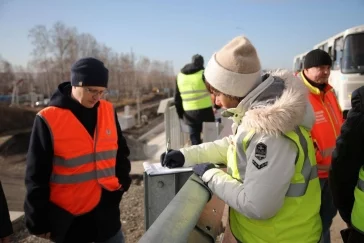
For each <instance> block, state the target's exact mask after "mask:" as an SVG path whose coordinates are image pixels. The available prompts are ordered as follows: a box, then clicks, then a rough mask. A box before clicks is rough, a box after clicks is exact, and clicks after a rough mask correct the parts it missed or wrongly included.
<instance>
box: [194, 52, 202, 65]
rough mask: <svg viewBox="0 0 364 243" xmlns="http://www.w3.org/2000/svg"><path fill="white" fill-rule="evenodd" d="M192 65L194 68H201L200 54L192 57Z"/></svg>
mask: <svg viewBox="0 0 364 243" xmlns="http://www.w3.org/2000/svg"><path fill="white" fill-rule="evenodd" d="M192 63H193V64H195V65H196V66H199V67H200V66H201V67H203V64H204V60H203V56H201V55H200V54H196V55H193V57H192Z"/></svg>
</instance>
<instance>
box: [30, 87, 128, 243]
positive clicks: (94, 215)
mask: <svg viewBox="0 0 364 243" xmlns="http://www.w3.org/2000/svg"><path fill="white" fill-rule="evenodd" d="M98 105H99V103H97V104H96V105H95V107H93V108H85V107H84V106H82V105H81V104H80V103H78V102H77V101H75V100H74V99H72V98H71V85H70V83H69V82H65V83H62V84H60V85H59V87H58V90H57V91H56V92H55V93H54V94H53V96H52V98H51V100H50V103H49V106H56V107H60V108H64V109H69V110H70V111H71V112H72V113H73V115H75V117H77V119H78V120H79V121H80V122H81V123H82V124H83V126H84V127H85V129H86V130H87V131H88V132H89V134H90V135H91V136H92V137H93V135H94V130H95V126H96V121H97V107H98ZM115 118H116V121H117V117H116V113H115ZM116 126H117V131H118V151H117V157H116V169H115V170H116V176H117V177H118V179H119V182H120V184H122V186H123V188H124V189H125V191H127V190H128V188H129V186H130V182H131V179H130V176H129V173H130V161H129V159H128V158H127V157H128V156H129V153H130V152H129V148H128V146H127V144H126V141H125V138H124V137H123V134H122V131H121V128H120V125H119V123H118V122H117V123H116ZM52 161H53V146H52V141H51V135H50V131H49V129H48V127H47V125H46V124H45V122H44V121H43V120H42V119H41V118H40V117H39V116H36V117H35V121H34V125H33V131H32V134H31V138H30V144H29V150H28V154H27V168H26V175H25V184H26V189H27V194H26V199H25V204H24V212H25V222H26V226H27V228H28V230H29V231H30V232H31V233H32V234H36V235H37V234H43V233H47V232H51V238H53V239H55V240H56V242H67V243H69V242H77V243H82V242H91V241H104V240H106V239H108V238H110V237H112V236H113V235H115V234H116V233H117V231H118V230H120V227H121V223H120V210H119V204H120V200H121V198H122V192H121V191H114V192H109V191H107V190H104V189H102V196H101V200H100V202H99V204H98V205H97V206H96V208H95V209H93V210H92V211H91V212H89V213H87V214H84V215H82V216H77V217H76V216H73V215H72V214H70V213H68V212H67V211H65V210H63V209H62V208H60V207H58V206H56V205H55V204H53V203H52V202H50V200H49V195H50V187H49V181H50V176H51V172H52Z"/></svg>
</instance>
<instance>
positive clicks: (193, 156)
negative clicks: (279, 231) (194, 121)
mask: <svg viewBox="0 0 364 243" xmlns="http://www.w3.org/2000/svg"><path fill="white" fill-rule="evenodd" d="M224 113H225V115H226V114H229V116H230V118H231V119H233V121H234V123H233V125H232V129H233V134H234V135H232V136H229V137H225V138H223V139H221V140H217V141H214V142H209V143H203V144H200V145H196V146H191V147H188V148H183V149H181V152H182V153H183V154H184V156H185V160H186V162H185V164H184V167H188V166H192V165H194V164H198V163H204V162H212V163H224V164H227V151H228V147H229V145H231V144H232V145H234V146H237V147H236V149H237V155H236V157H237V160H238V168H239V170H240V171H242V172H243V173H242V174H243V175H244V176H243V177H244V178H242V179H243V183H241V182H240V181H238V180H236V179H234V178H233V177H232V176H231V175H230V170H229V168H228V170H227V173H225V172H224V171H222V170H220V169H217V168H215V169H210V170H208V171H207V172H206V173H205V174H204V175H203V177H202V180H203V181H205V182H207V183H208V186H209V188H210V189H211V190H212V191H213V192H214V193H215V194H216V195H217V196H218V197H219V198H221V199H222V200H223V201H225V202H226V203H227V204H228V205H229V206H230V207H232V208H234V209H235V210H237V211H238V212H240V213H241V214H243V215H245V216H247V217H249V218H253V219H268V218H270V217H273V216H274V215H275V214H276V213H277V212H278V211H279V209H280V208H281V207H282V205H283V202H284V198H285V195H286V192H287V190H288V187H289V185H290V181H291V178H292V177H293V174H294V170H295V160H296V156H297V153H298V151H297V147H296V145H295V144H294V143H293V142H292V141H291V140H289V139H287V138H285V137H284V136H282V135H281V134H282V133H286V132H289V131H292V130H294V128H295V127H296V126H298V125H302V126H305V127H306V128H308V129H311V128H312V126H313V124H314V122H315V120H314V119H315V118H314V115H313V110H312V107H311V105H310V103H309V101H308V99H307V89H306V87H305V86H304V85H303V83H302V82H300V80H298V79H297V78H296V77H295V76H293V75H292V74H291V73H289V72H287V71H277V72H275V73H271V74H267V75H265V77H264V78H263V82H262V83H261V84H260V85H259V86H258V87H257V88H255V89H254V90H253V91H252V92H250V93H249V95H248V96H246V97H245V98H244V99H243V100H242V101H241V102H240V104H239V105H238V106H237V107H236V108H232V109H228V110H227V111H225V112H224ZM252 129H254V130H255V132H256V134H255V135H254V137H253V139H252V140H251V141H250V143H249V146H248V148H247V150H246V156H245V155H244V156H241V154H240V152H239V151H241V149H242V147H243V146H242V143H243V142H242V140H243V138H244V137H245V135H247V133H248V132H249V131H251V130H252ZM258 143H263V144H265V145H266V158H265V160H263V161H260V160H257V159H255V158H256V157H255V156H256V154H255V151H256V146H257V144H258ZM253 159H255V161H259V162H258V163H263V162H267V165H266V166H265V167H261V166H259V164H258V165H257V162H255V165H254V163H253ZM259 168H260V169H259Z"/></svg>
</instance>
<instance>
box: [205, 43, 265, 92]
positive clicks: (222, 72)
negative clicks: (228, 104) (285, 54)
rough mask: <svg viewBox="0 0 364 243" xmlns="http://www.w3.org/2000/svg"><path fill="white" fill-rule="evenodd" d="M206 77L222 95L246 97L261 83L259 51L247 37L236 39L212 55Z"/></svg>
mask: <svg viewBox="0 0 364 243" xmlns="http://www.w3.org/2000/svg"><path fill="white" fill-rule="evenodd" d="M204 75H205V78H206V81H207V82H208V83H209V84H211V85H212V86H213V87H214V88H216V89H217V90H219V91H221V92H222V93H224V94H228V95H232V96H236V97H244V96H246V95H247V94H248V93H249V92H250V91H252V90H253V89H254V88H255V87H257V86H258V85H259V84H260V82H261V67H260V61H259V57H258V55H257V51H256V50H255V47H254V46H253V45H252V43H251V42H250V41H249V40H248V39H247V38H246V37H244V36H238V37H235V38H234V39H233V40H232V41H230V42H229V43H228V44H227V45H225V46H224V47H223V48H222V49H221V50H219V51H218V52H216V53H214V55H212V57H211V59H210V60H209V62H208V64H207V66H206V69H205V72H204Z"/></svg>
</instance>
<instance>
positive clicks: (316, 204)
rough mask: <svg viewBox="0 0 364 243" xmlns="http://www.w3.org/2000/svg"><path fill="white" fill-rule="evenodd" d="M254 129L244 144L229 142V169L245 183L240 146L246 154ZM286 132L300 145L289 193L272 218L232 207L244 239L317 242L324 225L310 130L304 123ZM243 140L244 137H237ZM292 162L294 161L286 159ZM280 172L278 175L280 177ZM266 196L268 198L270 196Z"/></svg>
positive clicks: (234, 227)
mask: <svg viewBox="0 0 364 243" xmlns="http://www.w3.org/2000/svg"><path fill="white" fill-rule="evenodd" d="M254 134H255V132H254V131H251V132H250V133H248V135H246V136H245V137H244V138H243V144H240V145H239V146H238V145H230V148H229V150H228V171H230V173H231V175H232V176H233V177H234V178H235V179H237V180H240V181H241V182H242V183H243V181H242V171H239V166H238V161H237V156H238V155H237V149H240V150H241V151H239V153H242V154H243V155H244V157H245V158H246V154H245V153H246V150H247V148H248V146H249V142H250V141H251V139H252V137H253V136H254ZM283 135H285V137H286V138H288V139H290V140H291V141H293V142H294V144H295V145H296V146H297V149H298V154H297V158H296V168H295V173H294V175H293V177H292V179H291V184H290V186H289V189H288V191H287V193H286V197H285V200H284V204H283V206H282V208H281V209H280V210H279V211H278V213H277V214H276V215H275V216H273V217H272V218H269V219H264V220H257V219H251V218H248V217H246V216H245V215H243V214H241V213H239V212H237V211H236V210H234V209H233V208H230V227H231V231H232V233H233V235H234V236H235V237H236V238H237V239H238V240H239V241H241V242H244V243H273V242H274V243H293V242H295V243H317V242H318V241H319V240H320V236H321V231H322V226H321V218H320V215H319V211H320V204H321V189H320V182H319V179H318V177H317V166H316V158H315V149H314V147H313V143H312V140H311V139H310V136H309V132H308V131H307V130H306V129H305V128H303V127H297V128H296V129H295V131H292V132H288V133H286V134H283ZM238 141H241V140H238ZM287 163H291V161H287ZM278 176H280V175H277V177H278ZM267 200H269V199H268V198H267Z"/></svg>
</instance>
